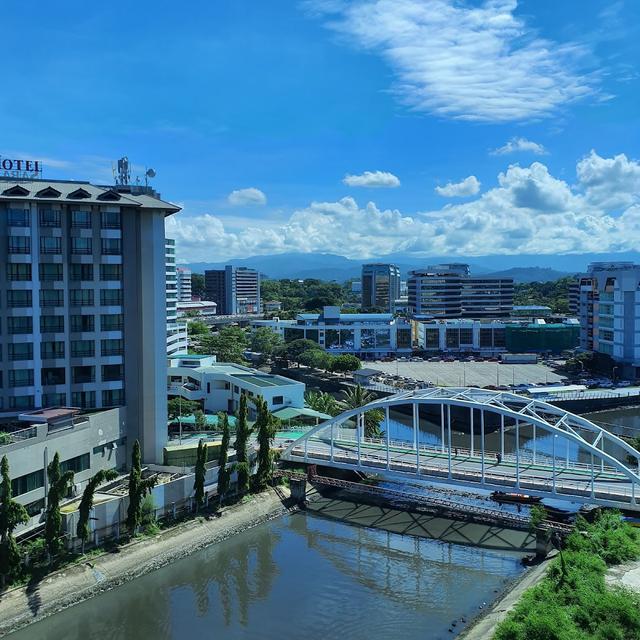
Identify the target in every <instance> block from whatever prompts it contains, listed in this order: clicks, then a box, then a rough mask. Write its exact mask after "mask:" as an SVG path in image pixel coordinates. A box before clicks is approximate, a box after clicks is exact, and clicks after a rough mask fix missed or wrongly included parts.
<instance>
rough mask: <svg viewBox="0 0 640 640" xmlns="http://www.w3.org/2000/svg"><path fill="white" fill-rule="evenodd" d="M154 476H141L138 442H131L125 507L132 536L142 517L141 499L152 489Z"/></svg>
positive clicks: (154, 481)
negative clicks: (126, 505)
mask: <svg viewBox="0 0 640 640" xmlns="http://www.w3.org/2000/svg"><path fill="white" fill-rule="evenodd" d="M155 484H156V478H147V479H146V480H143V478H142V458H141V455H140V443H139V442H138V441H137V440H136V441H135V442H134V443H133V452H132V454H131V472H130V473H129V508H128V509H127V529H129V533H130V534H131V535H132V536H133V535H135V534H136V532H137V531H138V527H139V526H140V521H141V519H142V501H143V499H144V497H145V496H146V495H147V494H148V493H149V492H150V491H151V489H153V487H154V486H155Z"/></svg>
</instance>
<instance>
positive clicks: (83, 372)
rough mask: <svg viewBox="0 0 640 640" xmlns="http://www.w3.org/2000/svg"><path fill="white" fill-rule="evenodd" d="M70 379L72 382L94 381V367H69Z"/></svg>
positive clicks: (84, 382)
mask: <svg viewBox="0 0 640 640" xmlns="http://www.w3.org/2000/svg"><path fill="white" fill-rule="evenodd" d="M71 381H72V382H73V383H74V384H87V383H89V382H95V381H96V368H95V367H71Z"/></svg>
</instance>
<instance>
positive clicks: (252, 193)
mask: <svg viewBox="0 0 640 640" xmlns="http://www.w3.org/2000/svg"><path fill="white" fill-rule="evenodd" d="M227 200H228V201H229V204H232V205H234V206H238V207H241V206H245V205H257V206H261V205H265V204H267V196H265V195H264V193H263V192H262V191H260V189H256V188H255V187H249V188H248V189H236V190H235V191H232V192H231V193H230V194H229V195H228V196H227Z"/></svg>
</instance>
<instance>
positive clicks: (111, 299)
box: [100, 289, 122, 307]
mask: <svg viewBox="0 0 640 640" xmlns="http://www.w3.org/2000/svg"><path fill="white" fill-rule="evenodd" d="M100 304H101V305H102V306H103V307H110V306H118V305H121V304H122V289H100Z"/></svg>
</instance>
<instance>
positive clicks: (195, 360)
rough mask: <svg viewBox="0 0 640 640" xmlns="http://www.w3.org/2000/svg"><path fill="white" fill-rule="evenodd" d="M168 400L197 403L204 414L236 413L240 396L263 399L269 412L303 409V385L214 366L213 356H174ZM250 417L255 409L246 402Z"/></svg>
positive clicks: (233, 367) (231, 366) (227, 365)
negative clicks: (177, 398) (260, 397)
mask: <svg viewBox="0 0 640 640" xmlns="http://www.w3.org/2000/svg"><path fill="white" fill-rule="evenodd" d="M167 391H168V394H169V396H174V397H177V396H180V397H182V398H185V399H187V400H192V401H195V402H200V403H201V404H202V408H203V410H204V411H206V412H208V413H215V412H217V411H225V412H227V413H236V412H237V410H238V404H239V401H240V396H241V395H242V394H243V393H246V394H247V395H248V396H249V398H256V397H258V396H262V397H263V398H264V399H265V400H266V402H267V406H268V408H269V410H270V411H276V410H278V409H283V408H285V407H298V408H303V407H304V391H305V385H304V383H302V382H297V381H295V380H290V379H289V378H285V377H284V376H277V375H272V374H269V373H263V372H262V371H258V370H257V369H251V368H249V367H244V366H242V365H239V364H234V363H226V362H216V358H215V356H195V355H190V356H177V357H175V358H170V359H169V368H168V371H167ZM248 407H249V417H250V419H254V418H255V406H254V405H253V404H252V403H251V402H249V403H248Z"/></svg>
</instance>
